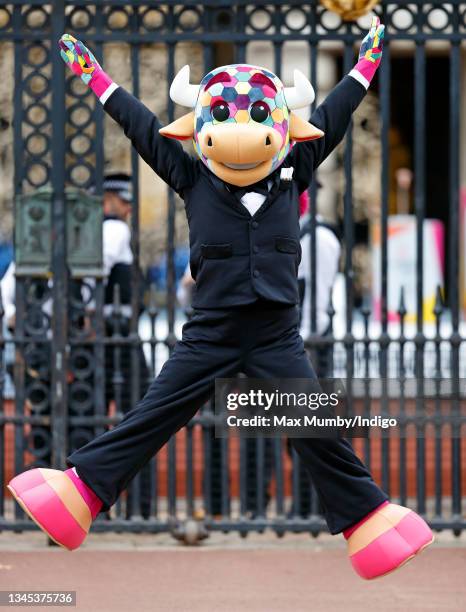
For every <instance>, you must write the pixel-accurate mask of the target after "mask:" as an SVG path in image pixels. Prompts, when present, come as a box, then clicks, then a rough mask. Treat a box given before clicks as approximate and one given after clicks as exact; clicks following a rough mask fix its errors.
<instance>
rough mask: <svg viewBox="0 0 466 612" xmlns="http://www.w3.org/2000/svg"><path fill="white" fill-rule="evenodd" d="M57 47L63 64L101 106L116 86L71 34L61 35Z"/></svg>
mask: <svg viewBox="0 0 466 612" xmlns="http://www.w3.org/2000/svg"><path fill="white" fill-rule="evenodd" d="M58 45H59V47H60V54H61V56H62V58H63V60H64V61H65V63H66V64H67V65H68V66H69V67H70V69H71V70H72V71H73V72H74V74H76V75H77V76H79V77H81V79H82V80H83V81H84V83H86V85H88V86H89V87H90V88H91V89H92V91H93V92H94V93H95V95H96V96H97V97H98V98H99V100H100V101H101V102H102V104H103V103H104V102H105V100H107V99H108V97H109V95H110V93H112V92H113V91H115V89H116V88H117V85H116V84H115V83H114V82H113V81H112V79H111V78H110V77H109V76H108V74H107V73H106V72H104V71H103V70H102V68H101V66H100V64H99V62H98V61H97V60H96V59H95V57H94V54H93V53H92V51H89V49H88V48H87V47H86V46H85V45H83V43H82V42H81V41H80V40H76V38H75V37H74V36H71V34H63V36H62V37H61V38H60V40H59V42H58Z"/></svg>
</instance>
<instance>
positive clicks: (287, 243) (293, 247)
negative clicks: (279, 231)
mask: <svg viewBox="0 0 466 612" xmlns="http://www.w3.org/2000/svg"><path fill="white" fill-rule="evenodd" d="M275 248H276V250H277V251H279V252H280V253H289V254H290V255H297V253H298V251H299V245H298V241H297V240H294V238H285V237H283V236H276V238H275Z"/></svg>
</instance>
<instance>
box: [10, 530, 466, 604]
mask: <svg viewBox="0 0 466 612" xmlns="http://www.w3.org/2000/svg"><path fill="white" fill-rule="evenodd" d="M438 540H439V541H438V542H437V543H436V544H435V545H434V546H433V547H431V548H430V549H429V550H427V551H426V552H425V553H423V554H422V555H421V556H420V557H419V559H417V560H415V562H413V563H411V564H408V565H407V566H406V567H405V568H403V569H402V570H400V571H399V572H396V573H394V574H393V575H391V576H387V577H385V578H383V579H381V580H379V581H375V582H369V583H368V582H364V581H362V580H360V579H359V578H358V577H357V576H355V575H354V574H353V571H352V569H351V568H350V566H349V564H348V561H347V559H346V556H345V550H344V546H343V544H342V542H341V540H340V539H339V538H330V537H328V536H323V537H320V538H318V539H317V540H312V539H311V538H309V537H308V536H306V535H299V536H294V535H289V536H286V537H285V538H284V539H282V540H278V539H277V538H276V537H275V536H273V535H268V534H266V535H264V536H259V535H257V536H256V535H254V536H250V537H249V538H247V539H246V540H241V539H240V538H239V537H237V536H235V535H229V536H223V535H220V534H219V535H214V536H213V537H212V538H210V539H209V540H208V541H207V542H206V543H205V544H203V545H201V546H199V547H192V548H186V547H183V546H181V545H179V544H176V543H173V540H172V539H171V538H170V537H169V536H166V535H161V536H155V537H153V536H152V537H151V536H126V535H124V536H118V535H114V534H101V535H93V536H91V537H90V538H89V540H88V542H87V543H86V547H85V548H83V549H81V550H79V551H76V552H73V553H68V552H66V551H63V550H61V549H56V548H48V547H46V546H45V545H44V538H43V536H42V535H41V534H39V533H32V534H31V533H27V534H21V535H15V534H9V533H4V534H0V589H1V590H7V589H12V590H28V589H30V590H68V589H69V590H75V591H77V601H78V605H77V608H75V609H78V610H83V611H86V612H113V611H116V612H119V611H124V612H146V611H151V612H172V611H180V612H274V611H280V612H288V611H293V612H304V611H306V612H309V611H312V612H320V611H322V612H325V611H332V612H337V611H339V610H342V611H343V612H353V611H354V612H356V611H357V612H360V611H361V610H365V609H369V610H370V612H372V610H373V611H375V612H389V611H390V612H394V611H400V612H401V611H403V612H407V611H409V612H417V611H419V612H421V611H422V612H426V611H430V610H432V611H435V612H450V611H451V612H453V611H454V612H460V611H463V610H466V538H465V537H462V538H461V539H460V540H454V539H453V538H452V537H450V536H448V535H445V536H444V535H442V536H441V537H439V538H438ZM18 609H19V608H18ZM22 609H23V610H26V609H33V610H39V609H45V608H42V607H41V608H26V607H23V608H22ZM54 609H57V608H54ZM63 609H64V608H63ZM70 609H72V608H70Z"/></svg>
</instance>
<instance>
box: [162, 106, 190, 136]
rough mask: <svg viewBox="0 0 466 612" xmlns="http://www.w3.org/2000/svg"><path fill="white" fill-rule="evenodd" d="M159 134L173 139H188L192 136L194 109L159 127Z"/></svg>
mask: <svg viewBox="0 0 466 612" xmlns="http://www.w3.org/2000/svg"><path fill="white" fill-rule="evenodd" d="M159 134H162V136H166V137H167V138H174V139H175V140H188V139H189V138H192V137H193V136H194V111H192V112H191V113H188V114H187V115H183V116H182V117H180V118H179V119H177V120H176V121H173V122H172V123H169V124H168V125H166V126H164V127H163V128H160V130H159Z"/></svg>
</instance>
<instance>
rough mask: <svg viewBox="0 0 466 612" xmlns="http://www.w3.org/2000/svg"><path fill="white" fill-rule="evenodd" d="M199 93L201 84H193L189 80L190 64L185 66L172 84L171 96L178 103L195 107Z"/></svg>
mask: <svg viewBox="0 0 466 612" xmlns="http://www.w3.org/2000/svg"><path fill="white" fill-rule="evenodd" d="M198 95H199V85H191V84H190V82H189V66H188V65H187V64H186V66H183V68H182V69H181V70H180V71H179V72H178V74H177V75H176V77H175V78H174V79H173V83H172V84H171V85H170V98H171V99H172V100H173V102H176V104H181V106H188V107H189V108H194V107H195V106H196V102H197V96H198Z"/></svg>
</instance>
